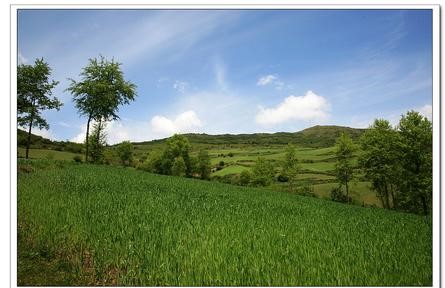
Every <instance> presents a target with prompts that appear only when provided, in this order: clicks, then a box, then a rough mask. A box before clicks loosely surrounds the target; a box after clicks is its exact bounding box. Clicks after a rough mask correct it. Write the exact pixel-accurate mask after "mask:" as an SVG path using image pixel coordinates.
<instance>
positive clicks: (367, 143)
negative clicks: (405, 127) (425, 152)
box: [360, 119, 402, 209]
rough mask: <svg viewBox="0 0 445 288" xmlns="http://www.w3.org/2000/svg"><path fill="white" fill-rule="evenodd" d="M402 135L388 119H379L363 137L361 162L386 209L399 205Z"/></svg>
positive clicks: (361, 140) (361, 139) (366, 175)
mask: <svg viewBox="0 0 445 288" xmlns="http://www.w3.org/2000/svg"><path fill="white" fill-rule="evenodd" d="M399 143H400V140H399V135H398V134H397V131H396V130H395V129H393V128H392V127H391V125H390V124H389V121H387V120H383V119H376V120H375V121H374V123H373V125H371V127H370V128H369V129H368V130H367V131H366V132H365V133H364V134H363V135H362V137H361V138H360V144H361V149H362V151H363V152H362V153H361V156H360V165H361V167H362V168H363V169H364V172H365V177H366V179H367V180H369V181H371V183H372V189H373V190H375V191H376V193H377V197H379V199H380V200H381V202H382V206H383V207H384V208H388V209H390V208H396V207H397V198H398V195H397V194H398V191H397V189H396V186H397V184H398V181H399V179H400V178H401V177H402V175H401V173H400V164H399V163H400V161H399V159H400V157H401V155H400V151H399V148H398V146H399Z"/></svg>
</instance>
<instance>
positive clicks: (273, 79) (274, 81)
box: [256, 74, 284, 90]
mask: <svg viewBox="0 0 445 288" xmlns="http://www.w3.org/2000/svg"><path fill="white" fill-rule="evenodd" d="M256 85H257V86H266V85H273V86H274V87H275V89H277V90H282V89H283V87H284V82H283V81H281V80H280V79H279V78H278V76H277V75H272V74H269V75H266V76H262V77H260V78H259V79H258V81H257V83H256Z"/></svg>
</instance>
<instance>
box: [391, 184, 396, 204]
mask: <svg viewBox="0 0 445 288" xmlns="http://www.w3.org/2000/svg"><path fill="white" fill-rule="evenodd" d="M389 191H391V198H392V207H393V208H394V209H396V208H397V200H396V197H395V196H394V186H393V185H391V184H390V186H389Z"/></svg>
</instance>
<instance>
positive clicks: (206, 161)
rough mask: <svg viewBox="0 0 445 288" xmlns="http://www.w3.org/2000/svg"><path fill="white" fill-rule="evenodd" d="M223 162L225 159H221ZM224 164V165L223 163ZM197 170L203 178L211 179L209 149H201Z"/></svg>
mask: <svg viewBox="0 0 445 288" xmlns="http://www.w3.org/2000/svg"><path fill="white" fill-rule="evenodd" d="M221 162H223V161H221ZM223 166H224V165H223ZM197 170H198V171H197V172H198V174H199V175H200V177H201V179H206V180H208V179H210V173H211V172H212V165H211V162H210V155H209V152H208V151H207V150H200V151H199V154H198V163H197Z"/></svg>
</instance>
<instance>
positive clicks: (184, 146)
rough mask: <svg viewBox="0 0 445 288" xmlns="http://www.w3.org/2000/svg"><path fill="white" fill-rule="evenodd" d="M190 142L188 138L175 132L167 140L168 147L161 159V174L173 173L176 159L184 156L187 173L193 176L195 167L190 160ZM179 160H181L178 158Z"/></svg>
mask: <svg viewBox="0 0 445 288" xmlns="http://www.w3.org/2000/svg"><path fill="white" fill-rule="evenodd" d="M190 149H191V146H190V143H189V141H188V139H187V138H186V137H185V136H183V135H179V134H175V135H173V136H172V137H170V138H169V139H168V140H167V142H166V147H165V149H164V152H163V154H162V160H161V165H160V166H161V169H160V170H161V171H160V172H161V174H166V175H173V171H172V169H173V165H174V163H175V159H177V158H179V157H180V158H182V161H184V164H185V175H186V176H188V177H189V176H192V173H193V167H192V165H191V164H192V163H191V161H190V155H189V153H190ZM178 161H179V160H178Z"/></svg>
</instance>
